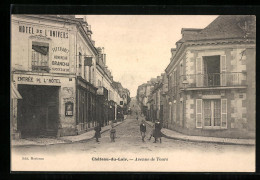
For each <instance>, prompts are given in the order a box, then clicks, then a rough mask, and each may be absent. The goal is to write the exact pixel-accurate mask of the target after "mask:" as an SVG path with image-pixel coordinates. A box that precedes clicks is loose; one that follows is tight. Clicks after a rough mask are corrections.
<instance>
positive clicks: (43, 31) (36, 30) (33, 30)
mask: <svg viewBox="0 0 260 180" xmlns="http://www.w3.org/2000/svg"><path fill="white" fill-rule="evenodd" d="M18 32H20V33H25V34H33V35H40V36H45V37H54V38H61V39H68V38H69V33H68V32H66V31H60V30H55V29H47V28H40V27H35V26H25V25H20V26H19V27H18Z"/></svg>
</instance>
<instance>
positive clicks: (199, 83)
mask: <svg viewBox="0 0 260 180" xmlns="http://www.w3.org/2000/svg"><path fill="white" fill-rule="evenodd" d="M202 80H203V74H202V58H201V57H198V58H196V85H197V87H201V86H202V85H203V84H202Z"/></svg>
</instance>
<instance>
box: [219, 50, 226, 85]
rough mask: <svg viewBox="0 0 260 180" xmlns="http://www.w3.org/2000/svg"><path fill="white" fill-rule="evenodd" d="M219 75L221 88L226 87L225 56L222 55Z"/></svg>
mask: <svg viewBox="0 0 260 180" xmlns="http://www.w3.org/2000/svg"><path fill="white" fill-rule="evenodd" d="M220 67H221V70H220V73H221V86H226V84H227V80H226V71H227V66H226V56H225V55H222V56H220Z"/></svg>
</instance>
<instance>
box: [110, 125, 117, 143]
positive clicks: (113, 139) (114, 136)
mask: <svg viewBox="0 0 260 180" xmlns="http://www.w3.org/2000/svg"><path fill="white" fill-rule="evenodd" d="M115 138H116V129H115V128H114V124H113V123H112V124H111V129H110V139H111V142H115Z"/></svg>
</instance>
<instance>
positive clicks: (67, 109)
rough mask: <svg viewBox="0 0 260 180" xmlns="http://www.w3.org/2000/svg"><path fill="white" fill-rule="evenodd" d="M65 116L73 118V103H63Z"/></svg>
mask: <svg viewBox="0 0 260 180" xmlns="http://www.w3.org/2000/svg"><path fill="white" fill-rule="evenodd" d="M65 116H73V103H72V102H66V103H65Z"/></svg>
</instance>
